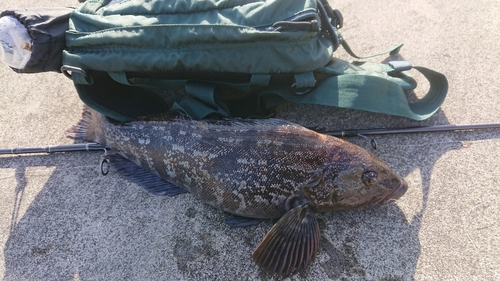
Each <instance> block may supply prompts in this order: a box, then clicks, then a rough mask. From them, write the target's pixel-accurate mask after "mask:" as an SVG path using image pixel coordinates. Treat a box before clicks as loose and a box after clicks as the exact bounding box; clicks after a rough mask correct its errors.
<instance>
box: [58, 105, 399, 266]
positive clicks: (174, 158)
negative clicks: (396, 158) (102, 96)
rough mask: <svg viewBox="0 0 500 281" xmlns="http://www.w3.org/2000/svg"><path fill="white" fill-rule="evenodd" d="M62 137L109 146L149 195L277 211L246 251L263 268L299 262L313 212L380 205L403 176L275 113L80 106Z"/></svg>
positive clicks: (313, 230) (312, 235) (244, 215)
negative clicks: (145, 114) (193, 114)
mask: <svg viewBox="0 0 500 281" xmlns="http://www.w3.org/2000/svg"><path fill="white" fill-rule="evenodd" d="M66 136H67V137H70V138H73V139H76V140H85V141H91V142H96V143H99V144H102V145H104V146H106V147H107V148H109V149H110V150H113V151H116V153H107V154H106V155H105V156H104V157H105V158H106V161H109V165H110V166H111V167H115V168H116V170H118V171H120V172H121V173H122V174H123V175H127V176H129V177H130V178H131V179H133V180H135V181H137V182H139V183H141V185H142V186H143V187H144V188H145V189H146V190H148V191H150V192H152V193H154V194H161V195H170V196H175V195H178V194H182V193H191V194H192V195H194V196H195V197H196V198H198V199H199V200H201V201H202V202H204V203H207V204H209V205H211V206H213V207H215V208H217V209H220V210H223V211H225V212H228V213H229V214H231V215H230V216H229V218H228V219H227V220H226V223H227V224H229V225H230V226H233V227H243V226H249V225H254V224H257V223H260V222H261V221H263V220H266V219H278V220H277V222H276V223H275V224H274V225H273V226H272V228H271V229H270V230H269V231H268V233H267V234H266V235H265V237H264V238H263V239H262V241H261V243H260V244H259V245H258V246H257V247H256V248H255V250H254V252H253V253H252V258H253V260H254V262H255V264H256V265H257V266H258V267H259V268H260V269H261V270H262V271H263V272H265V273H269V274H271V275H275V274H276V275H278V276H289V275H290V274H295V273H297V272H298V271H300V270H301V269H303V268H304V267H306V266H307V265H308V264H309V263H311V261H312V260H313V259H314V257H315V256H316V254H317V252H318V250H319V247H320V241H321V233H320V229H319V224H318V220H317V218H316V214H317V213H323V212H331V211H337V210H352V209H359V208H363V207H376V206H383V205H388V204H391V203H393V202H395V201H396V200H397V199H399V198H400V197H401V196H403V194H404V193H405V192H406V191H407V189H408V184H407V183H406V181H405V180H404V179H403V178H401V177H399V176H398V175H397V174H396V173H395V172H393V171H392V170H391V168H389V167H388V166H387V165H386V164H385V163H384V162H382V161H381V160H380V159H378V158H377V157H376V156H375V155H374V154H372V153H371V152H369V151H367V150H365V149H363V148H361V147H359V146H356V145H354V144H352V143H349V142H347V141H345V140H343V139H340V138H336V137H333V136H328V135H324V134H321V133H318V132H315V131H313V130H310V129H308V128H305V127H303V126H301V125H298V124H295V123H292V122H289V121H286V120H282V119H272V118H268V119H220V120H192V119H190V118H189V117H186V116H183V115H182V114H180V113H169V114H164V115H163V116H160V117H154V118H143V119H138V120H136V121H132V122H128V123H118V122H116V121H113V120H112V119H110V118H107V117H105V116H104V115H102V114H101V113H98V112H96V111H93V110H92V109H90V108H85V109H84V112H83V115H82V119H81V120H80V122H78V123H77V124H76V125H75V126H73V127H72V128H70V129H68V130H67V131H66Z"/></svg>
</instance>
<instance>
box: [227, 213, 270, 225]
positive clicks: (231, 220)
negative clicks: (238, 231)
mask: <svg viewBox="0 0 500 281" xmlns="http://www.w3.org/2000/svg"><path fill="white" fill-rule="evenodd" d="M262 221H264V219H256V218H249V217H242V216H238V215H234V214H230V215H229V216H228V218H227V219H226V221H225V223H226V224H228V225H229V226H231V227H246V226H252V225H256V224H259V223H261V222H262Z"/></svg>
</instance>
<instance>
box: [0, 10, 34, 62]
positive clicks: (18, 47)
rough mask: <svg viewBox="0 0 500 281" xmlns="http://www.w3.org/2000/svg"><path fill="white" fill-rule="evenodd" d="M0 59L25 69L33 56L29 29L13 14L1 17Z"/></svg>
mask: <svg viewBox="0 0 500 281" xmlns="http://www.w3.org/2000/svg"><path fill="white" fill-rule="evenodd" d="M0 44H1V45H2V46H1V47H0V61H2V62H4V63H5V64H7V65H8V66H10V67H12V68H16V69H23V68H24V67H25V66H26V63H28V61H29V60H30V57H31V38H30V36H29V34H28V30H26V28H25V27H24V26H23V25H22V24H21V23H20V22H19V21H17V19H15V18H14V17H11V16H4V17H1V18H0Z"/></svg>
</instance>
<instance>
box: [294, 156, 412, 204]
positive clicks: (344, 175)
mask: <svg viewBox="0 0 500 281" xmlns="http://www.w3.org/2000/svg"><path fill="white" fill-rule="evenodd" d="M355 148H356V149H354V152H353V151H352V150H350V151H348V153H347V154H344V155H340V156H339V155H337V156H335V159H334V161H332V162H331V163H326V165H325V166H324V167H322V168H321V169H319V170H318V171H317V172H316V173H315V174H314V175H313V176H312V177H311V178H310V180H309V181H308V183H307V184H305V185H304V186H303V187H302V193H303V194H304V196H305V197H306V198H307V199H308V201H309V204H311V205H312V206H313V207H314V208H315V209H316V211H318V212H328V211H334V210H348V209H359V208H363V207H366V206H371V207H375V206H381V205H388V204H391V203H393V202H395V201H396V200H397V199H399V198H400V197H401V196H403V194H405V192H406V191H407V190H408V184H407V183H406V181H405V180H404V179H403V178H401V177H399V176H398V175H397V174H396V173H394V171H392V170H391V168H389V167H388V166H387V165H386V164H385V163H384V162H382V161H381V160H380V159H379V158H377V157H376V156H375V155H373V154H372V153H370V152H368V151H366V150H364V149H361V148H359V147H355Z"/></svg>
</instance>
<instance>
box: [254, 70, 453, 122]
mask: <svg viewBox="0 0 500 281" xmlns="http://www.w3.org/2000/svg"><path fill="white" fill-rule="evenodd" d="M413 69H415V70H417V71H419V72H420V73H421V74H423V75H424V77H425V78H426V79H427V80H428V81H429V84H430V88H429V91H428V92H427V94H426V95H425V96H424V97H423V98H421V99H420V100H418V101H416V102H413V103H409V102H408V99H407V98H406V95H405V90H407V89H408V88H410V87H411V84H412V83H411V82H405V81H404V80H402V81H400V82H399V83H397V82H395V81H393V80H397V79H399V78H397V76H396V77H388V78H384V77H381V76H377V75H370V74H344V75H336V76H331V77H329V78H327V79H325V80H324V81H322V82H321V83H319V84H318V85H317V86H316V87H315V88H314V89H312V90H311V91H310V92H308V93H307V94H303V95H298V94H293V92H291V91H288V90H283V88H280V87H276V88H273V89H268V90H267V91H266V92H265V93H262V94H261V95H260V104H262V105H263V106H264V107H265V111H269V110H272V109H273V108H275V107H276V106H277V105H278V104H279V103H280V102H281V99H286V100H289V101H291V102H294V103H300V104H319V105H328V106H335V107H342V108H349V109H358V110H365V111H371V112H377V113H385V114H390V115H396V116H402V117H406V118H410V119H414V120H425V119H427V118H429V117H430V116H431V115H432V114H434V113H435V112H436V111H437V110H438V108H439V107H440V106H441V104H442V103H443V101H444V98H445V97H446V93H447V91H448V81H447V79H446V77H445V76H444V75H443V74H441V73H439V72H436V71H434V70H431V69H428V68H425V67H420V66H415V67H413ZM394 71H396V70H394ZM396 72H397V71H396ZM407 78H408V77H407ZM405 80H406V79H405ZM405 88H406V89H405Z"/></svg>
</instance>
